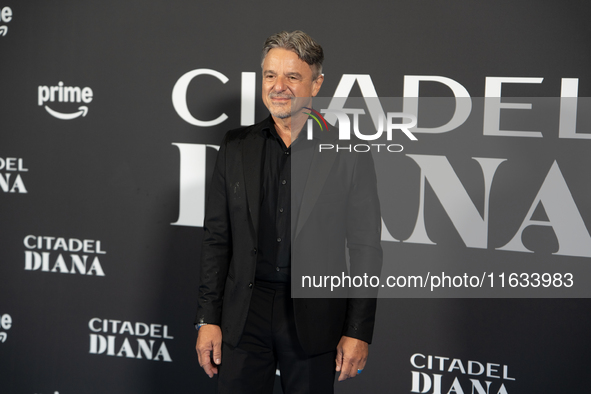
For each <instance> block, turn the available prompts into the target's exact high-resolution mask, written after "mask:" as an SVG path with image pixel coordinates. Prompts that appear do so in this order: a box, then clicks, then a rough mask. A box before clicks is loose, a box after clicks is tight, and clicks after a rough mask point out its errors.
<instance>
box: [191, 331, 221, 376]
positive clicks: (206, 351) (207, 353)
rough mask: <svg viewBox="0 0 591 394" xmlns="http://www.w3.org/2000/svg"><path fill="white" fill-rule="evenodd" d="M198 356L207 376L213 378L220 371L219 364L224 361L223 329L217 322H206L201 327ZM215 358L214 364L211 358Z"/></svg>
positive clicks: (198, 337) (197, 346)
mask: <svg viewBox="0 0 591 394" xmlns="http://www.w3.org/2000/svg"><path fill="white" fill-rule="evenodd" d="M195 349H197V356H199V365H200V366H201V367H202V368H203V370H204V371H205V373H206V374H207V376H209V377H210V378H213V375H214V374H215V375H217V373H218V367H217V366H218V365H220V364H221V363H222V330H221V329H220V326H218V325H215V324H206V325H204V326H202V327H201V328H200V329H199V335H197V345H195ZM212 358H213V362H214V363H215V365H214V364H212V363H211V360H212Z"/></svg>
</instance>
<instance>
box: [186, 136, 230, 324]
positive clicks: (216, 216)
mask: <svg viewBox="0 0 591 394" xmlns="http://www.w3.org/2000/svg"><path fill="white" fill-rule="evenodd" d="M227 140H228V136H227V135H226V137H225V138H224V140H223V141H222V144H221V146H220V150H219V152H218V156H217V160H216V164H215V169H214V172H213V176H212V181H211V184H210V191H209V195H208V199H207V206H206V209H205V221H204V224H203V230H204V234H203V244H202V247H201V269H200V276H199V299H198V300H199V302H198V309H197V316H196V318H195V324H200V323H208V324H217V325H220V324H221V320H222V318H221V316H222V299H223V297H224V287H225V282H226V277H227V274H228V267H229V264H230V259H231V257H232V233H231V226H230V216H229V212H228V204H227V194H226V190H227V189H226V154H227V145H228V143H227Z"/></svg>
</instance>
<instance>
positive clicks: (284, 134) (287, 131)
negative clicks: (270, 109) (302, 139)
mask: <svg viewBox="0 0 591 394" xmlns="http://www.w3.org/2000/svg"><path fill="white" fill-rule="evenodd" d="M273 121H274V122H275V130H277V134H278V135H279V137H281V139H282V140H283V143H284V144H285V146H287V147H289V146H290V145H291V143H292V142H293V141H295V140H296V138H298V135H299V134H300V131H301V130H302V127H303V126H304V123H305V121H306V118H302V117H301V116H299V117H297V118H296V119H294V117H293V116H290V117H289V118H285V119H280V118H276V117H274V116H273Z"/></svg>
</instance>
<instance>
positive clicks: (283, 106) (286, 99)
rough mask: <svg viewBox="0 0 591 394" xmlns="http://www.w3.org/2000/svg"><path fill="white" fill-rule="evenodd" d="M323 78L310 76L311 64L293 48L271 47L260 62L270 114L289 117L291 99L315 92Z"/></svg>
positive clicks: (264, 100) (265, 98) (264, 93)
mask: <svg viewBox="0 0 591 394" xmlns="http://www.w3.org/2000/svg"><path fill="white" fill-rule="evenodd" d="M323 80H324V77H323V76H322V75H320V76H318V78H316V80H312V68H311V67H310V66H309V65H308V64H307V63H306V62H304V61H303V60H301V59H300V58H299V57H298V55H296V54H295V52H292V51H288V50H287V49H283V48H273V49H271V50H270V51H269V52H268V53H267V56H266V57H265V61H264V62H263V102H264V103H265V106H266V107H267V109H268V110H269V112H271V115H273V117H275V118H280V119H285V118H289V117H290V116H291V99H292V98H293V97H314V96H316V95H317V94H318V91H319V90H320V86H321V85H322V81H323ZM303 105H304V104H302V106H303Z"/></svg>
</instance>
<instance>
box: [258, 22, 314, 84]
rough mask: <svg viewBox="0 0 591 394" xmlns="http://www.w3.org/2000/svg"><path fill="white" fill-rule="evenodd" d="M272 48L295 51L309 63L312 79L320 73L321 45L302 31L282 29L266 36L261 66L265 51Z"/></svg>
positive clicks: (262, 61)
mask: <svg viewBox="0 0 591 394" xmlns="http://www.w3.org/2000/svg"><path fill="white" fill-rule="evenodd" d="M273 48H283V49H287V50H289V51H292V52H295V54H296V55H298V57H299V58H300V59H301V60H302V61H304V62H306V63H308V65H310V68H311V69H312V80H316V78H318V77H319V76H320V74H322V61H323V60H324V52H323V51H322V47H321V46H320V44H318V43H317V42H316V41H314V39H313V38H312V37H310V36H309V35H307V34H306V33H304V32H303V31H301V30H294V31H292V32H291V33H289V32H286V31H282V32H280V33H277V34H273V35H272V36H271V37H269V38H267V40H266V41H265V45H264V46H263V53H262V57H261V67H262V66H263V63H264V62H265V57H266V56H267V53H269V51H270V50H271V49H273Z"/></svg>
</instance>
